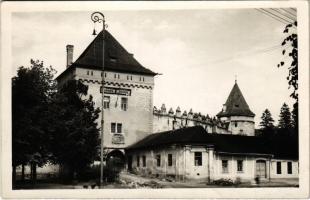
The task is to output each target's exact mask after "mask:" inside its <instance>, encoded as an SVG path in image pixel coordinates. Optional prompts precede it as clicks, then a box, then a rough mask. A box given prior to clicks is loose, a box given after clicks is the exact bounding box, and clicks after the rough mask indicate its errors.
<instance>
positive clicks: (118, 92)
mask: <svg viewBox="0 0 310 200" xmlns="http://www.w3.org/2000/svg"><path fill="white" fill-rule="evenodd" d="M100 92H102V88H100ZM104 93H105V94H116V95H124V96H131V90H130V89H124V88H112V87H104Z"/></svg>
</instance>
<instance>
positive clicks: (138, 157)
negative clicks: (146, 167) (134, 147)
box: [137, 156, 140, 167]
mask: <svg viewBox="0 0 310 200" xmlns="http://www.w3.org/2000/svg"><path fill="white" fill-rule="evenodd" d="M137 167H140V156H137Z"/></svg>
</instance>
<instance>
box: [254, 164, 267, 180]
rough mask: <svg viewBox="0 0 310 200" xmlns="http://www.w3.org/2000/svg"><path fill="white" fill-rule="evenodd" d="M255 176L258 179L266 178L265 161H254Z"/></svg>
mask: <svg viewBox="0 0 310 200" xmlns="http://www.w3.org/2000/svg"><path fill="white" fill-rule="evenodd" d="M256 176H258V177H260V178H267V173H266V161H265V160H257V161H256Z"/></svg>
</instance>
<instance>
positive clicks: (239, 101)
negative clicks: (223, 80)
mask: <svg viewBox="0 0 310 200" xmlns="http://www.w3.org/2000/svg"><path fill="white" fill-rule="evenodd" d="M224 105H225V106H226V110H225V111H224V110H222V111H221V112H219V113H218V114H217V117H229V116H248V117H254V116H255V114H254V113H253V112H252V111H251V110H250V108H249V106H248V104H247V102H246V101H245V99H244V97H243V95H242V92H241V90H240V88H239V86H238V84H237V82H236V83H235V85H234V87H233V88H232V90H231V92H230V94H229V96H228V98H227V100H226V103H225V104H224Z"/></svg>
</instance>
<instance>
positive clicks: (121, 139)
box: [112, 134, 125, 144]
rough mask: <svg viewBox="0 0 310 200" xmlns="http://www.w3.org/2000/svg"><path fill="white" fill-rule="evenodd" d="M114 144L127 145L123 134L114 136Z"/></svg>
mask: <svg viewBox="0 0 310 200" xmlns="http://www.w3.org/2000/svg"><path fill="white" fill-rule="evenodd" d="M112 144H125V137H124V135H123V134H113V136H112Z"/></svg>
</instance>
